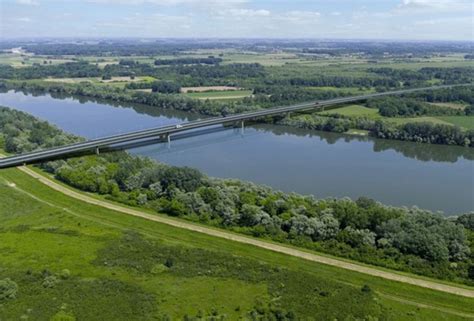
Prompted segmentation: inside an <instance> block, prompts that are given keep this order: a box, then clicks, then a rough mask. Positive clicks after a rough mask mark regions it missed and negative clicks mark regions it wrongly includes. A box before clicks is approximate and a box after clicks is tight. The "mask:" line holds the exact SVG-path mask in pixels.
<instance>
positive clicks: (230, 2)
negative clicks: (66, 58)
mask: <svg viewBox="0 0 474 321" xmlns="http://www.w3.org/2000/svg"><path fill="white" fill-rule="evenodd" d="M27 1H28V0H27ZM87 2H92V3H106V4H124V5H139V4H145V3H149V4H156V5H159V6H176V5H203V6H210V5H214V6H218V7H227V6H234V5H239V4H244V3H247V2H248V0H226V1H220V0H87Z"/></svg>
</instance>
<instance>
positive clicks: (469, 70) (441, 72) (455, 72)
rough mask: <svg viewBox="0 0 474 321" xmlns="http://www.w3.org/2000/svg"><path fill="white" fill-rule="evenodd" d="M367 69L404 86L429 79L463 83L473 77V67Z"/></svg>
mask: <svg viewBox="0 0 474 321" xmlns="http://www.w3.org/2000/svg"><path fill="white" fill-rule="evenodd" d="M367 71H368V72H372V73H375V74H377V75H380V76H384V77H387V78H390V79H392V80H393V81H395V82H403V83H404V85H405V86H416V85H421V84H423V82H425V81H428V80H431V79H438V80H441V81H442V83H444V84H463V83H469V82H472V81H473V79H474V77H473V75H474V68H473V67H452V68H439V67H425V68H421V69H419V70H410V69H393V68H369V69H368V70H367Z"/></svg>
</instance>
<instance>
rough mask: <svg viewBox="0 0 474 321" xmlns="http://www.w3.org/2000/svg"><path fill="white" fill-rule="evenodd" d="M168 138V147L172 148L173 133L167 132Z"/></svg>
mask: <svg viewBox="0 0 474 321" xmlns="http://www.w3.org/2000/svg"><path fill="white" fill-rule="evenodd" d="M166 138H167V139H168V148H171V135H170V134H167V135H166Z"/></svg>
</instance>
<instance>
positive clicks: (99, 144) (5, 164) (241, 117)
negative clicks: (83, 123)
mask: <svg viewBox="0 0 474 321" xmlns="http://www.w3.org/2000/svg"><path fill="white" fill-rule="evenodd" d="M466 85H470V84H461V85H442V86H432V87H424V88H412V89H404V90H397V91H388V92H382V93H375V94H367V95H361V96H351V97H343V98H336V99H330V100H324V101H311V102H305V103H300V104H296V105H291V106H285V107H276V108H269V109H263V110H259V111H254V112H247V113H242V114H236V115H229V116H223V117H213V118H206V119H200V120H195V121H191V122H186V123H181V124H176V125H170V126H163V127H158V128H151V129H146V130H141V131H135V132H130V133H125V134H119V135H114V136H108V137H103V138H98V139H93V140H88V141H85V142H79V143H75V144H71V145H66V146H61V147H56V148H50V149H45V150H40V151H34V152H30V153H25V154H21V155H16V156H10V157H5V158H2V159H0V169H2V168H9V167H16V166H22V165H27V164H33V163H40V162H44V161H49V160H53V159H58V158H68V157H74V156H77V155H79V154H83V153H91V152H95V153H97V154H99V152H100V151H101V150H103V149H107V148H109V147H111V146H114V145H118V144H122V143H130V142H139V141H143V140H147V139H156V138H160V139H163V140H165V141H166V140H168V142H170V140H171V136H172V135H173V134H176V133H180V132H186V131H191V130H193V129H197V128H203V127H209V126H214V125H223V124H229V123H240V125H241V126H242V128H243V127H244V122H245V121H246V120H254V119H257V118H261V117H267V116H276V115H281V114H289V113H291V112H300V111H307V110H310V109H324V108H325V107H328V106H334V105H339V104H344V103H350V102H356V101H361V100H366V99H369V98H374V97H382V96H388V95H402V94H409V93H413V92H417V91H425V90H433V89H442V88H452V87H455V86H466Z"/></svg>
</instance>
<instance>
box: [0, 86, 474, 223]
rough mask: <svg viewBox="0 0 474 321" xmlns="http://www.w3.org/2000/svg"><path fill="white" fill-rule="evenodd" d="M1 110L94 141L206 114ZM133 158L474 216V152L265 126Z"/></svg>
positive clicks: (38, 103) (38, 100) (28, 102)
mask: <svg viewBox="0 0 474 321" xmlns="http://www.w3.org/2000/svg"><path fill="white" fill-rule="evenodd" d="M0 105H3V106H8V107H12V108H16V109H19V110H22V111H25V112H28V113H30V114H32V115H34V116H37V117H39V118H41V119H44V120H48V121H49V122H51V123H53V124H55V125H57V126H58V127H60V128H62V129H64V130H65V131H68V132H70V133H74V134H77V135H80V136H84V137H87V138H97V137H101V136H107V135H112V134H118V133H123V132H127V131H132V130H139V129H145V128H150V127H155V126H163V125H168V124H175V123H180V122H184V121H188V120H193V119H197V118H199V116H198V115H195V114H189V113H184V112H178V111H170V110H163V109H159V108H153V107H149V106H143V105H120V104H114V103H112V102H109V101H107V102H105V101H91V100H88V99H86V98H71V97H61V96H58V97H56V96H55V97H54V98H53V97H51V96H50V95H31V94H25V93H21V92H13V91H9V92H7V93H0ZM130 152H132V153H134V154H138V155H144V156H148V157H151V158H154V159H156V160H159V161H161V162H165V163H168V164H172V165H177V166H190V167H194V168H198V169H200V170H201V171H203V172H205V173H206V174H208V175H210V176H215V177H223V178H239V179H243V180H248V181H252V182H255V183H259V184H265V185H268V186H271V187H274V188H276V189H279V190H282V191H285V192H297V193H301V194H312V195H314V196H315V197H317V198H325V197H344V196H348V197H350V198H353V199H356V198H358V197H359V196H368V197H371V198H373V199H376V200H378V201H380V202H382V203H385V204H389V205H394V206H408V207H411V206H418V207H420V208H426V209H430V210H432V211H442V212H444V213H445V214H449V215H451V214H460V213H465V212H469V211H473V210H474V197H473V195H474V149H469V148H463V147H458V146H438V145H428V144H417V143H410V142H399V141H390V140H380V139H373V138H368V137H356V136H348V135H341V134H335V133H324V132H316V131H305V130H299V129H294V128H288V127H282V126H275V125H264V124H258V125H253V126H251V127H246V128H245V130H244V131H243V132H242V131H241V130H240V128H236V129H234V128H227V129H221V130H213V131H205V133H203V134H202V135H196V136H191V137H186V138H182V139H173V140H172V142H171V145H169V146H168V144H166V143H161V144H153V145H147V146H141V147H136V148H133V149H131V150H130Z"/></svg>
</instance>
